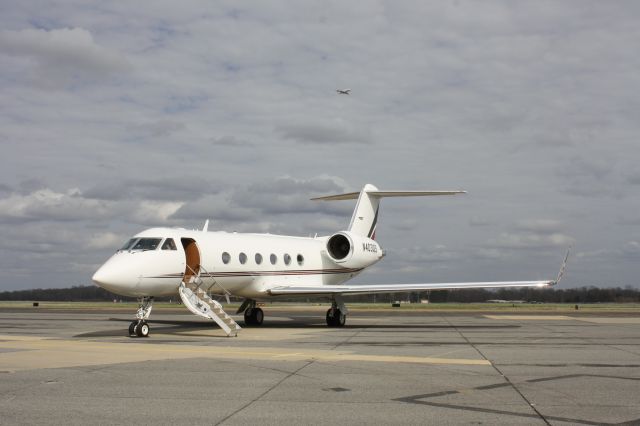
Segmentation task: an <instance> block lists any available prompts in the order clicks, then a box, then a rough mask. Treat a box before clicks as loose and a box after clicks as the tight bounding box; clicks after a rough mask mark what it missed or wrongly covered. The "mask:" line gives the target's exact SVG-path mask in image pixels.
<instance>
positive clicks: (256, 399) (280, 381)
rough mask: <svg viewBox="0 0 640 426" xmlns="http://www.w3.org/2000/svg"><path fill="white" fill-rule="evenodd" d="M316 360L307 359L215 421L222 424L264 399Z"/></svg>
mask: <svg viewBox="0 0 640 426" xmlns="http://www.w3.org/2000/svg"><path fill="white" fill-rule="evenodd" d="M314 362H315V361H313V360H312V361H307V362H306V363H305V364H304V365H303V366H302V367H300V368H298V369H296V370H294V371H292V372H290V373H289V374H287V375H286V376H284V377H283V378H282V379H280V380H278V381H277V382H276V383H275V384H274V385H273V386H271V387H270V388H269V389H267V390H266V391H264V392H262V393H261V394H260V395H258V396H257V397H256V398H254V399H252V400H251V401H249V402H248V403H246V404H244V405H243V406H242V407H240V408H238V409H237V410H236V411H234V412H233V413H231V414H229V415H228V416H226V417H224V418H223V419H222V420H220V421H219V422H217V423H215V424H216V426H217V425H221V424H222V423H224V422H225V421H227V420H229V419H230V418H231V417H233V416H235V415H236V414H238V413H240V412H242V411H244V410H245V409H247V408H248V407H249V406H251V405H252V404H253V403H254V402H256V401H259V400H260V399H262V398H263V397H264V396H265V395H267V394H268V393H269V392H271V391H272V390H274V389H275V388H277V387H278V386H280V385H281V384H282V383H284V382H285V381H286V380H287V379H289V378H290V377H292V376H295V375H297V374H298V372H299V371H300V370H302V369H303V368H305V367H308V366H309V365H311V364H313V363H314Z"/></svg>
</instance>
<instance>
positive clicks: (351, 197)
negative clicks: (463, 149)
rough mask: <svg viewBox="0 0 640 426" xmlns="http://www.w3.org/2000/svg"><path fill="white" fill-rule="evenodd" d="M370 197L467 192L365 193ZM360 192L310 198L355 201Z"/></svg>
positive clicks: (459, 192) (458, 192)
mask: <svg viewBox="0 0 640 426" xmlns="http://www.w3.org/2000/svg"><path fill="white" fill-rule="evenodd" d="M365 192H366V193H367V194H368V195H369V196H370V197H376V198H383V197H419V196H430V195H455V194H466V193H467V191H457V190H456V191H365ZM359 195H360V192H347V193H345V194H336V195H326V196H324V197H316V198H312V200H314V201H318V200H320V201H338V200H356V199H358V196H359Z"/></svg>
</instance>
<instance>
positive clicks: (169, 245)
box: [162, 238, 178, 250]
mask: <svg viewBox="0 0 640 426" xmlns="http://www.w3.org/2000/svg"><path fill="white" fill-rule="evenodd" d="M162 250H178V249H177V248H176V243H175V241H173V238H167V239H166V240H165V242H164V244H162Z"/></svg>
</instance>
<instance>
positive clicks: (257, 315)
mask: <svg viewBox="0 0 640 426" xmlns="http://www.w3.org/2000/svg"><path fill="white" fill-rule="evenodd" d="M243 310H244V325H245V326H246V325H262V321H264V311H263V310H262V309H260V308H257V307H256V301H255V300H251V299H245V301H244V302H243V303H242V305H241V306H240V308H239V309H238V311H237V312H236V313H237V314H239V313H240V312H242V311H243Z"/></svg>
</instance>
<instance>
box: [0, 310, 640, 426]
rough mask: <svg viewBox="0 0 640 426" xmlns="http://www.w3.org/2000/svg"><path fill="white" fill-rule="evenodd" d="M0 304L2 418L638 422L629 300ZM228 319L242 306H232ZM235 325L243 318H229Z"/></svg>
mask: <svg viewBox="0 0 640 426" xmlns="http://www.w3.org/2000/svg"><path fill="white" fill-rule="evenodd" d="M322 309H326V308H310V310H309V311H308V312H307V311H305V310H303V309H299V308H297V309H284V308H281V309H271V308H269V307H266V308H265V314H266V316H265V323H264V324H263V326H261V327H259V328H258V327H256V328H244V329H243V330H242V331H241V332H240V334H239V336H238V337H236V338H233V337H231V338H227V337H226V336H225V335H224V333H223V332H222V331H221V330H219V329H217V328H216V327H215V326H214V325H213V324H212V323H208V322H205V321H200V320H199V319H197V318H196V317H194V316H192V315H190V314H189V313H186V312H185V314H179V313H175V311H168V312H166V311H165V312H163V311H159V312H154V313H153V314H152V317H151V321H150V324H151V337H149V338H146V339H143V338H129V337H128V336H126V333H127V331H126V329H127V327H128V323H129V321H130V318H131V315H127V314H125V313H122V312H121V311H116V312H109V311H100V310H94V311H92V310H72V311H57V310H48V309H36V308H34V309H33V310H30V311H29V310H12V309H0V424H3V425H4V424H6V425H9V424H11V425H15V424H52V423H53V424H60V423H65V424H87V423H92V424H95V423H98V424H106V423H109V424H114V423H115V424H123V423H136V424H184V423H194V424H224V425H240V424H243V425H244V424H260V425H270V424H279V425H282V424H297V425H299V424H320V423H323V424H326V423H339V424H510V425H511V424H540V425H544V424H553V425H556V424H557V425H563V424H587V425H595V424H599V425H600V424H621V423H623V424H624V423H627V424H636V423H640V327H639V325H640V313H637V314H629V313H626V314H624V315H609V314H606V313H600V314H593V315H578V314H575V315H573V314H566V315H565V314H562V315H543V314H540V315H538V314H535V313H530V312H529V313H527V314H526V315H516V314H512V313H509V314H501V313H487V314H485V313H481V312H478V313H464V312H463V313H446V312H431V311H424V312H402V311H400V312H398V311H381V312H370V311H358V310H355V311H353V312H352V313H351V315H350V316H349V318H348V321H347V326H346V327H344V328H327V327H326V325H325V324H324V316H323V313H324V311H323V310H322ZM239 322H240V321H239ZM240 324H242V322H240Z"/></svg>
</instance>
